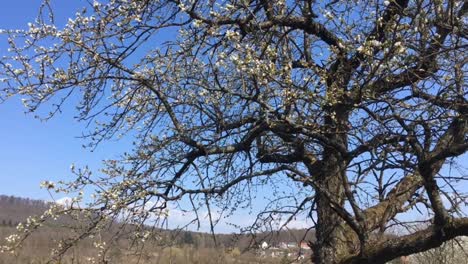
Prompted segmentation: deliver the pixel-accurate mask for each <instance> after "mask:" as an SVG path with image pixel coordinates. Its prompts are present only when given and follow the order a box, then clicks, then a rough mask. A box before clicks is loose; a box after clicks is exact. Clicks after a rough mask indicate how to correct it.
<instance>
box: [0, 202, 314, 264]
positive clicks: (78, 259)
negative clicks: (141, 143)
mask: <svg viewBox="0 0 468 264" xmlns="http://www.w3.org/2000/svg"><path fill="white" fill-rule="evenodd" d="M50 205H51V203H50V202H44V201H40V200H33V199H28V198H19V197H14V196H6V195H0V224H1V226H0V239H1V240H3V238H4V237H7V236H8V235H10V234H13V233H15V232H16V226H17V225H18V223H20V222H24V221H25V220H26V219H27V218H28V217H29V216H31V215H41V214H42V213H43V212H44V211H46V210H47V209H48V208H49V207H50ZM69 221H70V219H68V218H67V219H64V218H59V219H58V221H57V222H54V223H53V224H48V225H47V226H44V227H43V228H41V229H40V230H38V231H37V232H35V233H33V234H32V236H31V237H30V238H29V239H28V240H26V242H25V243H24V245H23V247H22V250H20V251H19V252H17V254H16V255H11V254H6V253H1V254H0V264H3V263H5V264H6V263H8V264H13V263H18V264H19V263H21V264H23V263H46V262H47V261H48V260H49V259H50V256H51V249H53V248H56V247H57V245H58V243H59V241H60V240H61V239H67V238H69V237H72V236H74V235H76V233H75V230H73V228H69V227H66V226H70V225H69ZM64 223H67V224H64ZM133 229H134V227H133V226H132V225H124V224H123V223H112V224H111V225H110V227H109V229H108V230H104V231H103V232H102V233H101V234H98V236H99V237H100V240H101V241H107V242H108V245H110V247H109V250H108V252H107V253H106V255H107V256H108V257H109V258H110V259H111V262H109V263H127V264H131V263H133V262H135V263H137V262H138V261H137V260H138V259H140V260H142V259H143V260H142V261H140V262H139V263H174V264H175V263H181V264H182V263H207V264H209V263H279V260H278V259H273V258H271V259H270V258H265V257H263V258H260V257H259V255H258V254H257V253H258V252H257V248H258V245H259V244H260V243H261V242H263V241H266V242H267V243H268V244H269V245H272V246H275V245H278V244H279V243H280V242H286V243H299V242H300V241H301V240H302V239H303V238H304V237H306V239H311V237H312V235H313V233H311V232H309V234H308V235H307V236H305V233H306V232H305V230H284V231H281V232H272V233H259V234H255V235H249V234H241V235H239V234H216V235H215V236H214V237H213V235H212V234H209V233H202V232H193V231H187V230H163V229H161V230H158V232H157V233H158V236H159V238H158V239H155V240H151V239H149V240H148V241H146V242H145V243H144V246H143V247H142V248H137V247H135V244H134V241H133V239H134V238H133V237H132V236H131V234H132V230H133ZM148 229H150V228H149V227H148ZM119 230H120V231H122V230H124V232H121V233H124V234H127V235H123V236H120V237H119V238H118V239H115V238H114V237H113V235H114V234H115V233H117V232H118V231H119ZM136 253H138V254H136ZM96 255H98V254H97V249H96V247H95V245H94V244H93V240H92V239H85V240H83V241H81V242H79V243H78V244H77V245H76V246H75V247H73V248H72V249H70V250H69V252H67V254H66V255H65V257H64V259H63V260H61V261H60V263H72V264H73V263H89V261H88V260H89V259H91V258H92V257H93V256H96ZM98 262H99V261H98ZM57 263H59V262H57Z"/></svg>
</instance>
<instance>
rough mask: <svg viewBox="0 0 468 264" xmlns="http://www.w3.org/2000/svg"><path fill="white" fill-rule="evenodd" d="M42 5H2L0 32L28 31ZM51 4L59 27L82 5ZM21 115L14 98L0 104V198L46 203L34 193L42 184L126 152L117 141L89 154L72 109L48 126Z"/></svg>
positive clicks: (0, 51) (1, 47) (26, 1)
mask: <svg viewBox="0 0 468 264" xmlns="http://www.w3.org/2000/svg"><path fill="white" fill-rule="evenodd" d="M41 1H42V0H14V1H2V7H1V8H0V28H2V29H15V28H25V27H27V23H28V22H31V21H34V19H35V17H36V15H37V12H38V9H39V6H40V4H41ZM52 4H53V6H54V10H56V11H57V16H56V19H57V23H58V24H61V23H62V24H64V22H65V21H66V20H67V18H68V17H70V16H73V14H74V13H75V12H76V10H77V9H78V8H79V7H82V6H85V5H86V2H85V1H84V0H73V1H63V0H54V1H52ZM6 49H7V46H6V45H5V38H0V56H2V55H4V54H5V52H6ZM24 110H25V109H24V108H23V107H22V105H21V102H20V98H19V97H17V98H13V100H9V101H7V102H6V103H4V104H0V118H1V122H0V124H1V125H0V146H1V150H0V180H1V183H0V194H7V195H16V196H22V197H30V198H38V199H50V197H49V195H48V193H47V191H45V190H42V189H40V188H39V184H40V182H41V181H43V180H54V181H57V180H59V179H62V180H63V179H67V178H69V179H70V177H71V174H70V169H69V168H70V165H71V163H76V164H77V166H78V165H90V167H92V168H98V167H99V165H100V164H101V160H102V159H105V158H112V157H115V155H117V153H119V152H121V150H123V149H125V148H126V147H128V146H125V143H124V142H122V141H120V142H107V143H105V144H104V145H102V146H101V147H100V148H98V149H97V150H96V151H95V152H94V153H91V152H89V150H84V149H83V148H82V147H81V145H82V144H83V141H82V140H80V139H79V138H77V137H78V136H79V135H80V134H81V133H82V132H83V131H84V126H83V124H79V123H78V122H76V121H75V120H74V119H73V114H74V113H73V111H72V109H65V112H64V114H62V115H58V116H57V117H55V118H53V119H52V120H50V121H49V122H41V121H40V120H38V119H35V118H34V117H33V115H30V114H28V115H26V114H25V113H24Z"/></svg>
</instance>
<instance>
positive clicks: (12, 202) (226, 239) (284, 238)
mask: <svg viewBox="0 0 468 264" xmlns="http://www.w3.org/2000/svg"><path fill="white" fill-rule="evenodd" d="M50 203H51V202H46V201H43V200H34V199H29V198H21V197H15V196H8V195H0V225H1V226H10V227H15V226H16V225H18V223H20V222H24V221H26V219H27V217H28V216H31V215H40V214H42V213H43V212H44V211H46V210H47V209H48V208H49V206H50ZM166 232H167V231H166ZM169 232H171V231H169ZM172 232H174V234H173V235H174V236H175V235H177V237H179V240H181V241H180V243H187V242H193V243H196V241H195V240H194V238H193V236H199V237H203V240H205V241H204V242H203V243H201V244H203V246H205V247H211V246H213V247H214V246H215V245H214V242H212V240H213V239H212V235H211V234H208V233H203V232H192V231H181V230H177V231H172ZM306 232H307V230H305V229H289V230H282V231H281V232H273V233H260V234H257V235H256V236H257V239H256V240H257V242H261V241H264V240H265V241H267V242H268V244H270V245H277V244H280V243H281V242H285V243H299V242H301V240H302V239H303V238H304V234H305V233H306ZM313 239H314V232H313V231H309V232H308V233H307V236H306V237H305V240H306V241H309V240H313ZM216 240H217V242H218V243H221V244H222V245H223V246H225V247H239V248H245V247H247V246H248V245H249V242H250V240H251V239H250V236H249V235H247V234H244V235H238V234H217V235H216Z"/></svg>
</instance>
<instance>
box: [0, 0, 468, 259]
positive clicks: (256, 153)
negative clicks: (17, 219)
mask: <svg viewBox="0 0 468 264" xmlns="http://www.w3.org/2000/svg"><path fill="white" fill-rule="evenodd" d="M467 11H468V4H467V2H465V1H461V0H450V1H449V0H411V1H409V0H387V1H379V0H377V1H374V0H372V1H371V0H362V1H357V0H356V1H316V0H291V1H284V0H280V1H265V0H222V1H216V0H215V1H199V0H166V1H163V0H135V1H128V0H110V1H106V3H101V2H98V1H95V2H92V3H90V4H89V6H88V7H87V8H86V9H83V10H80V11H79V12H78V13H77V14H76V17H74V18H72V19H70V20H69V21H68V23H67V24H66V26H65V27H63V28H62V27H60V26H55V25H54V16H53V3H52V4H51V3H49V1H46V2H45V3H44V5H43V7H42V8H41V12H40V16H39V18H38V19H37V20H36V21H35V22H33V23H31V24H30V25H29V29H28V30H15V31H6V32H4V33H5V34H8V35H9V45H10V55H9V56H7V57H4V58H3V59H2V61H1V62H0V65H1V70H0V74H1V78H2V80H3V84H2V93H1V96H2V98H3V99H6V98H8V97H11V96H14V95H20V96H21V98H23V102H24V105H25V106H26V107H27V109H28V110H30V111H31V112H37V111H38V109H50V115H47V116H41V118H49V117H52V116H53V115H55V114H56V113H58V112H60V110H61V108H62V107H67V105H69V104H75V106H76V111H77V112H78V115H77V119H78V120H80V121H84V122H89V124H90V127H91V129H90V130H89V131H87V134H86V135H85V138H87V139H88V140H87V141H86V142H87V144H88V145H87V146H88V147H91V148H94V147H96V146H97V145H98V144H99V143H100V142H102V141H105V140H109V139H113V138H119V137H120V136H126V137H130V138H132V139H133V141H134V148H133V149H131V150H129V151H128V152H127V153H123V154H122V156H121V159H117V160H108V161H106V162H105V164H104V168H103V169H102V171H101V172H99V173H100V174H101V175H99V176H96V177H94V176H93V175H91V173H90V172H89V171H88V170H86V169H75V168H72V169H73V172H74V173H75V174H76V181H73V182H71V183H64V184H63V185H60V186H54V185H53V184H52V183H47V184H46V185H48V188H57V189H58V190H62V191H71V192H79V191H80V190H86V188H87V187H89V186H94V187H93V188H94V190H96V191H95V194H94V197H95V198H94V200H93V201H92V202H91V203H90V205H89V206H87V207H85V208H80V206H79V205H76V206H75V207H74V206H73V205H72V206H70V207H69V208H66V210H81V211H82V212H83V211H91V212H92V214H91V215H92V216H93V217H92V219H93V220H95V221H94V222H93V225H91V226H89V227H88V228H87V229H86V230H85V231H83V233H82V235H81V236H78V237H77V238H76V239H71V240H67V243H68V242H70V241H71V242H73V241H75V240H77V239H81V238H83V237H85V236H87V235H90V234H92V233H93V232H94V230H95V229H99V228H100V226H102V225H99V223H100V221H104V220H105V219H109V218H115V217H123V218H125V220H126V221H130V222H131V223H133V224H135V225H137V224H144V223H145V221H149V220H151V221H158V219H159V220H160V221H163V220H164V219H166V216H165V214H166V213H165V212H166V208H168V207H169V208H171V206H177V204H179V205H178V206H187V205H189V206H190V207H191V208H190V210H193V211H194V212H195V213H194V220H195V222H194V223H197V221H202V220H203V218H204V217H202V216H201V214H200V213H199V211H200V210H204V212H205V211H206V212H208V214H207V215H208V219H209V220H210V222H211V223H212V227H214V226H215V224H216V222H217V221H218V220H219V219H217V218H216V216H219V214H218V213H215V212H214V211H215V210H223V211H224V215H222V216H223V217H224V216H229V215H231V214H233V213H234V212H235V210H236V209H239V208H243V207H250V208H251V209H250V210H252V211H255V212H256V218H255V219H253V221H252V225H250V230H252V231H254V232H255V231H257V230H264V228H266V227H271V226H276V227H279V228H281V227H284V226H287V224H288V222H290V221H292V220H293V219H296V218H309V222H310V223H311V226H310V227H311V228H314V229H315V232H316V240H315V241H311V242H310V243H309V244H310V246H311V248H312V249H313V262H314V263H383V262H386V261H389V260H392V259H394V258H397V257H399V256H403V255H408V254H412V253H416V252H421V251H424V250H427V249H430V248H434V247H437V246H439V245H441V244H442V243H443V242H444V241H447V240H450V239H452V238H455V237H457V236H460V235H468V218H467V217H465V213H466V211H463V210H462V209H461V206H462V205H463V203H465V202H466V192H465V193H464V192H463V185H464V186H465V187H466V180H468V178H467V177H466V174H464V173H463V172H464V171H463V168H462V167H460V166H457V161H458V163H460V160H461V159H460V157H461V156H462V155H463V154H464V153H465V152H466V150H467V148H468V143H467V131H468V123H467V122H468V104H467V89H466V87H467V86H466V84H465V80H466V77H467V76H466V62H467V57H466V47H467V42H466V37H467V30H468V28H467V25H466V16H465V15H466V13H467ZM40 112H41V111H40ZM465 161H466V159H465ZM452 167H454V168H457V169H458V171H459V172H458V173H455V172H453V171H456V170H449V168H452ZM266 190H269V191H270V192H273V193H268V192H267V191H266ZM79 197H80V196H78V198H77V199H79ZM262 197H263V198H265V199H266V200H268V201H269V202H268V203H262V204H261V205H257V204H256V203H255V202H256V201H257V199H261V198H262ZM57 210H58V211H60V210H59V209H57ZM63 210H65V209H63V208H62V211H63ZM417 211H420V212H423V214H422V215H421V216H420V217H426V218H425V221H426V224H427V228H425V229H423V230H420V231H417V232H406V233H404V234H402V235H401V236H397V237H394V236H392V237H388V236H378V234H385V233H386V232H388V230H389V229H391V228H392V227H394V226H395V225H404V224H405V222H404V221H403V219H408V218H410V217H409V216H414V213H412V212H417ZM169 213H170V212H169ZM52 215H53V213H51V212H49V214H45V216H43V219H45V218H47V217H49V216H52ZM402 215H405V217H401V216H402ZM408 215H409V216H408ZM41 221H43V220H42V219H40V220H37V221H31V222H33V224H32V225H33V227H34V228H36V227H38V226H39V225H40V222H41ZM223 221H229V218H227V220H223ZM159 223H161V222H159ZM274 223H276V225H274ZM34 228H27V230H28V231H27V232H29V231H30V230H31V229H34ZM244 228H245V227H244ZM27 232H26V233H27ZM146 236H147V234H145V235H143V236H142V237H143V238H145V237H146ZM16 238H17V239H13V240H15V241H17V240H21V236H18V237H16ZM71 242H70V243H68V244H61V245H60V250H59V251H57V253H58V254H60V253H63V252H65V251H66V250H67V249H68V248H69V246H70V245H71V244H72V243H71Z"/></svg>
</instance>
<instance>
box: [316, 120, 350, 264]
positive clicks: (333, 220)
mask: <svg viewBox="0 0 468 264" xmlns="http://www.w3.org/2000/svg"><path fill="white" fill-rule="evenodd" d="M335 113H336V112H335ZM332 116H333V115H330V116H328V117H327V118H326V120H325V125H326V127H327V129H328V130H332V132H331V133H329V134H328V137H329V138H330V139H332V140H333V141H335V142H337V143H338V144H340V145H341V146H342V148H343V149H346V148H347V136H346V133H343V131H344V130H345V129H346V127H345V124H346V120H347V114H345V113H341V114H338V115H336V114H335V117H332ZM315 175H316V176H317V178H316V182H317V187H318V188H317V189H316V205H317V230H316V236H317V241H316V246H314V248H313V252H314V253H313V257H312V258H313V259H312V261H313V262H314V263H317V264H325V263H327V264H332V263H333V264H334V263H340V260H341V259H342V258H343V257H344V256H346V255H348V254H350V253H351V252H353V251H354V249H353V248H354V247H355V242H356V241H355V240H354V239H352V238H351V236H352V235H354V234H349V230H350V229H345V224H344V220H343V217H342V216H341V215H340V213H339V212H338V211H337V210H339V209H340V208H343V205H344V201H345V189H344V183H343V179H344V177H346V159H345V157H343V154H342V153H341V152H340V151H339V150H337V149H336V148H334V147H331V146H330V147H326V148H325V149H324V155H323V164H322V167H321V168H320V172H319V173H316V174H315Z"/></svg>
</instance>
